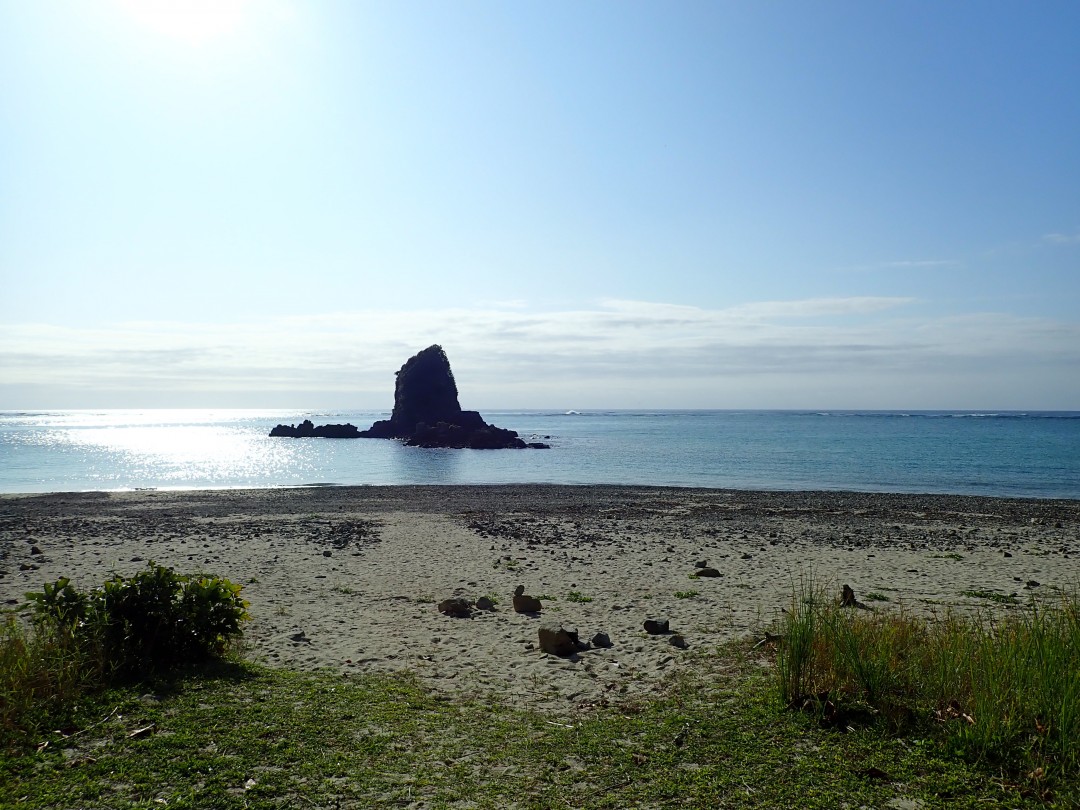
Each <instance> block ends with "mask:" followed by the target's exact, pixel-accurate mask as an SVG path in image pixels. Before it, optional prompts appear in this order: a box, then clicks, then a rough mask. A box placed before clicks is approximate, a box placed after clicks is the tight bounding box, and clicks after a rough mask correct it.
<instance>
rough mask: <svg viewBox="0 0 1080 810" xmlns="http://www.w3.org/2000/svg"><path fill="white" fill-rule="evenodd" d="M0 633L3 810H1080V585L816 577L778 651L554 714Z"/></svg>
mask: <svg viewBox="0 0 1080 810" xmlns="http://www.w3.org/2000/svg"><path fill="white" fill-rule="evenodd" d="M2 630H3V634H2V635H0V641H2V642H3V644H2V647H0V710H2V711H3V714H2V715H0V716H2V717H3V718H4V725H3V727H2V728H0V807H13V806H18V807H20V808H28V810H29V809H30V808H51V807H109V808H117V809H118V810H121V809H124V808H147V807H157V806H168V807H171V808H222V809H223V810H225V809H228V808H237V809H239V808H252V809H254V810H257V809H259V808H281V807H294V806H296V807H301V806H302V807H308V806H310V807H383V806H419V807H456V806H469V807H482V808H487V807H490V808H504V807H505V808H549V807H562V806H569V807H582V808H624V807H676V806H678V807H700V808H705V807H734V808H742V807H746V808H750V807H757V808H769V807H786V806H792V807H805V808H835V807H843V806H848V807H863V806H866V807H884V806H889V805H890V804H895V803H896V802H897V801H900V802H901V803H905V802H906V803H907V805H908V806H913V807H927V808H929V807H957V808H965V807H968V808H976V807H977V808H987V807H1002V808H1005V807H1008V808H1018V807H1030V808H1036V807H1045V806H1058V807H1076V806H1080V679H1078V678H1077V672H1080V600H1078V599H1077V597H1076V596H1073V595H1068V594H1063V595H1061V602H1060V603H1059V604H1053V605H1050V606H1041V605H1037V604H1036V603H1034V602H1033V603H1031V605H1030V606H1029V608H1028V609H1026V610H1022V611H1009V612H1008V615H1006V616H1004V617H998V618H990V617H989V615H988V616H987V618H984V619H978V618H970V617H957V616H946V617H944V618H941V619H938V620H936V621H931V622H927V621H926V620H923V619H916V618H913V617H910V616H907V615H905V614H904V613H903V612H902V611H891V612H884V611H876V612H875V611H861V610H855V609H841V608H839V607H838V606H837V604H836V602H835V600H834V599H832V598H828V597H826V596H825V595H824V594H823V593H821V592H820V591H816V590H814V588H813V587H812V585H809V584H808V585H805V586H804V587H802V588H801V589H799V590H797V591H796V592H793V595H792V604H791V609H790V611H789V613H788V614H787V619H786V622H785V625H784V626H783V627H782V628H780V630H781V634H782V636H783V641H782V643H781V644H780V645H779V647H778V648H777V650H776V653H775V656H774V657H773V655H772V654H771V653H768V652H766V651H765V648H755V649H751V648H750V647H749V645H748V644H745V643H742V644H740V643H732V644H728V645H725V646H723V647H721V648H719V649H717V650H715V651H712V652H701V653H698V654H697V655H695V656H694V657H693V658H691V659H690V660H689V663H691V664H692V665H691V666H688V667H687V668H685V669H683V670H681V671H680V673H679V674H678V676H677V677H674V678H672V679H670V680H669V681H668V682H667V683H665V684H664V685H663V688H662V690H660V691H659V692H658V693H657V696H656V697H653V698H650V699H638V700H634V701H629V702H625V703H623V704H616V705H613V706H610V707H608V708H605V709H599V710H593V711H590V712H577V713H575V712H574V711H573V710H572V709H571V707H569V706H568V707H567V709H566V711H565V712H562V713H557V714H552V713H551V712H550V711H545V712H541V711H528V710H523V709H519V708H512V707H509V706H507V705H505V704H503V703H501V702H500V701H499V700H498V699H497V698H493V699H492V700H490V701H478V700H475V699H472V700H466V699H464V698H461V699H455V698H451V697H448V696H447V695H445V694H443V693H437V692H434V691H432V690H429V689H427V688H425V687H424V686H423V685H422V684H421V683H420V682H419V681H418V680H416V679H415V678H413V677H410V676H406V675H363V676H356V675H341V674H337V673H330V672H315V673H310V672H309V673H298V672H291V671H287V670H278V669H270V668H263V667H258V666H253V665H250V664H244V663H241V662H238V661H221V660H217V661H211V662H209V663H207V664H204V665H202V666H201V667H200V668H184V669H179V670H177V669H173V670H170V671H168V672H166V673H164V674H163V673H161V672H159V671H156V670H155V671H154V672H152V673H150V674H147V675H144V676H143V677H142V678H141V679H140V680H137V681H134V682H128V683H122V682H119V683H118V682H117V681H115V680H110V679H107V678H106V679H102V678H101V677H100V675H101V673H100V672H97V671H96V670H95V664H94V662H93V661H87V660H86V659H85V658H78V657H76V656H73V655H72V654H71V651H70V648H69V646H68V644H69V642H68V639H67V638H66V637H65V636H63V635H62V634H61V635H56V634H50V633H49V632H48V628H47V627H44V626H40V627H39V628H38V631H37V632H30V631H27V630H26V629H25V628H24V627H23V626H22V625H21V624H20V623H19V622H18V621H17V620H16V618H15V617H14V616H9V617H8V618H7V619H6V620H5V622H4V624H3V625H2ZM541 685H542V684H538V687H539V686H541ZM778 696H779V699H778ZM789 708H797V709H808V711H789V710H787V709H789Z"/></svg>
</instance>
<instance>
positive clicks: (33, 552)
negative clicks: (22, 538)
mask: <svg viewBox="0 0 1080 810" xmlns="http://www.w3.org/2000/svg"><path fill="white" fill-rule="evenodd" d="M42 553H44V552H42V550H41V549H40V548H38V547H37V546H30V555H31V556H32V557H36V556H37V555H38V554H42Z"/></svg>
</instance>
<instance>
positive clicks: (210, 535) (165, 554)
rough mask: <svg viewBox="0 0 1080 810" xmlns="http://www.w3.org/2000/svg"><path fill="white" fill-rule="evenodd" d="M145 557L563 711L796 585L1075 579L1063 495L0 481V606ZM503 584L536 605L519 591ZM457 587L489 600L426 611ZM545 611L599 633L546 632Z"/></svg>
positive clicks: (667, 668)
mask: <svg viewBox="0 0 1080 810" xmlns="http://www.w3.org/2000/svg"><path fill="white" fill-rule="evenodd" d="M150 561H154V562H156V563H159V564H162V565H167V566H170V567H172V568H174V569H175V570H176V571H177V572H179V573H183V574H191V573H207V574H214V575H218V576H223V577H227V578H229V579H230V580H232V581H234V582H236V583H239V584H241V585H243V596H244V598H245V599H247V600H248V601H249V602H250V607H249V612H250V614H251V616H252V621H251V622H250V623H249V624H248V625H247V626H246V628H245V642H244V643H245V647H246V650H245V654H246V656H247V657H248V658H250V659H251V660H253V661H257V662H261V663H265V664H268V665H271V666H284V667H291V668H301V669H308V668H331V669H334V670H337V671H342V672H365V671H400V670H406V671H411V672H415V673H416V674H417V675H418V676H419V677H420V678H421V680H422V681H423V682H425V683H427V684H429V685H431V686H433V687H435V688H436V689H439V690H449V691H451V692H453V693H455V694H461V695H466V696H476V697H481V698H484V697H489V696H497V697H498V698H499V699H501V700H504V701H506V702H508V703H510V704H512V705H516V706H521V707H534V708H539V709H542V710H545V711H550V712H555V713H559V714H564V713H566V712H576V711H587V710H588V709H590V708H591V707H596V706H602V705H607V704H609V703H612V702H616V701H624V700H633V699H635V698H639V697H646V696H648V695H650V694H653V693H655V692H656V690H658V689H660V688H661V687H662V684H663V683H664V680H665V676H667V675H668V674H670V673H672V672H674V671H675V670H677V669H678V668H679V667H682V666H688V665H691V664H692V662H693V660H694V658H695V657H696V656H698V655H700V654H703V653H708V652H710V651H712V650H715V649H716V647H717V646H718V645H719V644H722V643H724V642H726V641H729V640H732V639H739V638H745V637H747V636H751V635H754V636H758V637H761V636H762V635H763V634H764V632H765V631H766V630H768V629H770V628H772V627H774V622H775V621H776V619H777V617H778V616H779V615H780V611H781V610H782V609H784V608H786V607H788V606H790V604H791V601H792V598H793V593H794V592H795V591H796V590H797V589H798V588H799V587H800V583H807V582H812V583H813V584H814V586H815V587H820V588H823V589H825V591H826V592H827V593H828V594H830V595H833V596H839V593H840V589H841V587H842V586H843V585H849V586H851V588H852V589H853V590H854V593H855V596H856V599H857V600H858V601H859V602H860V603H861V605H862V608H854V609H867V610H869V609H873V610H899V609H903V610H907V611H911V612H915V613H918V614H921V615H927V616H933V615H941V614H943V613H944V612H946V611H949V610H959V611H982V610H1008V609H1010V605H1017V606H1022V605H1025V604H1028V603H1029V601H1030V600H1031V599H1037V600H1053V599H1055V598H1056V595H1057V594H1059V593H1060V591H1061V590H1062V589H1070V588H1073V589H1075V588H1076V587H1077V585H1078V583H1080V501H1074V500H1034V499H1032V500H1027V499H1000V498H983V497H966V496H947V495H890V494H865V493H850V492H753V491H738V490H713V489H681V488H664V487H619V486H557V485H531V484H530V485H520V486H517V485H498V486H446V487H440V486H390V487H380V486H365V487H311V488H279V489H258V490H213V491H210V490H202V491H161V490H158V491H146V492H118V493H105V492H94V493H55V494H46V495H3V496H0V602H2V603H5V607H9V608H10V607H13V606H14V605H16V604H18V603H20V602H22V601H23V600H24V598H25V593H26V592H27V591H31V590H40V589H41V587H42V585H43V584H44V583H46V582H52V581H55V580H56V579H57V578H59V577H62V576H66V577H70V578H71V580H72V582H73V583H74V584H75V585H76V586H77V587H79V588H84V589H85V588H90V587H94V586H97V585H100V584H101V583H102V582H103V581H104V580H105V579H106V578H108V577H109V576H111V575H112V574H114V573H116V574H122V575H130V574H133V573H135V572H136V571H138V570H140V569H142V568H145V567H146V565H147V564H148V563H149V562H150ZM702 566H705V567H708V568H713V569H715V572H716V573H717V574H718V575H717V576H699V575H698V574H697V573H696V572H697V571H699V570H700V569H701V568H702ZM518 586H523V587H524V591H525V593H526V594H529V595H532V596H535V597H538V598H539V599H540V600H541V602H542V610H541V611H540V612H539V614H535V613H534V614H524V613H517V612H515V611H514V610H513V607H512V597H513V594H514V591H515V589H516V588H517V587H518ZM454 597H459V598H464V599H467V600H470V601H475V600H477V599H479V598H481V597H488V598H489V599H490V600H491V601H492V602H493V603H494V605H493V607H492V608H489V609H475V608H474V609H473V610H472V615H471V617H469V618H453V617H450V616H447V615H444V614H442V613H440V612H439V609H438V604H439V603H440V602H442V601H443V600H446V599H449V598H454ZM647 619H666V620H667V621H668V623H669V627H670V630H671V633H669V634H661V635H649V634H648V633H646V632H645V631H644V630H643V623H644V622H645V621H646V620H647ZM547 623H557V624H561V625H563V626H564V627H570V628H575V629H576V630H577V632H578V636H579V638H580V639H581V641H583V642H587V641H589V640H590V639H591V638H592V637H593V636H594V634H596V633H601V632H602V633H604V634H606V635H607V636H608V637H609V638H610V641H611V645H610V646H595V645H589V647H588V648H587V649H582V650H581V651H580V652H578V653H577V654H575V655H573V656H571V657H569V658H561V657H558V656H554V655H549V654H546V653H544V652H542V651H541V650H540V649H539V647H538V630H539V628H540V626H541V625H544V624H547ZM676 634H677V635H678V636H680V637H681V639H682V640H683V641H684V642H685V644H684V645H677V644H673V643H672V640H673V638H674V636H675V635H676Z"/></svg>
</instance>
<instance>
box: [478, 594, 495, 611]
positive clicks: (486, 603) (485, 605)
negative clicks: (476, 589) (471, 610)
mask: <svg viewBox="0 0 1080 810" xmlns="http://www.w3.org/2000/svg"><path fill="white" fill-rule="evenodd" d="M476 609H477V610H494V609H495V603H494V602H492V601H491V600H490V599H488V598H487V597H486V596H481V597H480V598H479V599H477V600H476Z"/></svg>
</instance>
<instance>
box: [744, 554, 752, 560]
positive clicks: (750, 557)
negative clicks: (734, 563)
mask: <svg viewBox="0 0 1080 810" xmlns="http://www.w3.org/2000/svg"><path fill="white" fill-rule="evenodd" d="M742 558H743V559H744V560H752V559H754V555H753V554H743V555H742Z"/></svg>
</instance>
